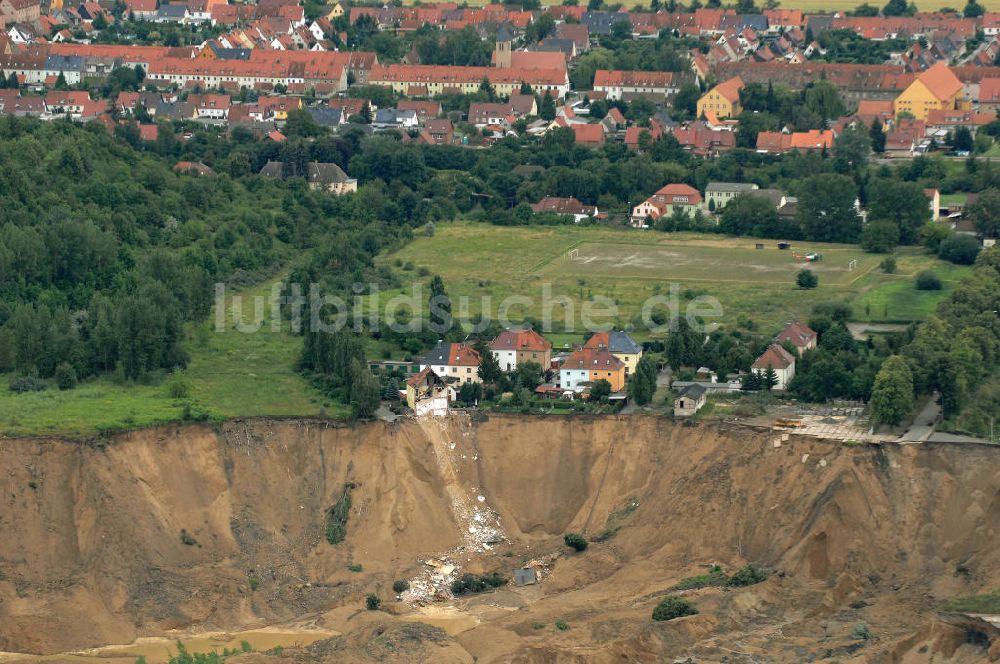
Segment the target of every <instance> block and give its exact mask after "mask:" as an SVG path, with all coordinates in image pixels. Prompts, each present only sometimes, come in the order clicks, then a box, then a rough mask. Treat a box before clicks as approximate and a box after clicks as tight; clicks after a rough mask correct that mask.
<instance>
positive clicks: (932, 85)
mask: <svg viewBox="0 0 1000 664" xmlns="http://www.w3.org/2000/svg"><path fill="white" fill-rule="evenodd" d="M963 87H964V86H963V85H962V81H960V80H958V77H957V76H955V73H954V72H953V71H952V70H951V69H950V68H949V67H948V65H947V64H945V63H944V62H939V63H937V64H936V65H934V66H933V67H931V68H930V69H928V70H927V71H923V72H920V75H919V76H917V78H916V79H914V81H913V83H910V85H909V86H908V87H907V88H906V89H905V90H903V92H902V93H900V95H899V96H898V97H896V100H895V101H894V102H893V103H892V111H893V113H895V114H896V117H899V115H900V114H902V113H909V114H910V115H912V116H913V117H914V118H916V119H918V120H926V119H927V112H928V111H930V110H931V109H938V110H944V111H950V110H954V109H955V108H958V105H959V102H960V100H961V97H962V89H963Z"/></svg>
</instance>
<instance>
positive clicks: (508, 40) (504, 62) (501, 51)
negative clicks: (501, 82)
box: [493, 25, 514, 69]
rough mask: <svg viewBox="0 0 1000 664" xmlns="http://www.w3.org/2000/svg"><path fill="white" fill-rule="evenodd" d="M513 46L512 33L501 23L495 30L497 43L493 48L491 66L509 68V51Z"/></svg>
mask: <svg viewBox="0 0 1000 664" xmlns="http://www.w3.org/2000/svg"><path fill="white" fill-rule="evenodd" d="M513 46H514V33H513V32H511V30H510V28H508V27H507V26H506V25H501V26H500V29H499V30H498V31H497V43H496V46H495V47H494V49H493V66H494V67H499V68H501V69H510V60H511V51H512V50H513Z"/></svg>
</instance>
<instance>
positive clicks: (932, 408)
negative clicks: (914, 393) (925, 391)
mask: <svg viewBox="0 0 1000 664" xmlns="http://www.w3.org/2000/svg"><path fill="white" fill-rule="evenodd" d="M940 416H941V406H939V405H938V402H937V393H936V392H935V393H934V394H933V395H932V396H931V398H930V399H928V400H927V403H926V404H925V405H924V407H923V408H922V409H921V410H920V413H918V414H917V416H916V418H914V420H913V423H912V424H911V425H910V428H909V429H907V430H906V431H904V432H903V435H901V436H900V437H899V440H898V441H897V442H900V443H922V442H924V441H926V440H927V439H928V438H929V437H930V435H931V434H932V433H934V425H935V424H937V421H938V418H939V417H940Z"/></svg>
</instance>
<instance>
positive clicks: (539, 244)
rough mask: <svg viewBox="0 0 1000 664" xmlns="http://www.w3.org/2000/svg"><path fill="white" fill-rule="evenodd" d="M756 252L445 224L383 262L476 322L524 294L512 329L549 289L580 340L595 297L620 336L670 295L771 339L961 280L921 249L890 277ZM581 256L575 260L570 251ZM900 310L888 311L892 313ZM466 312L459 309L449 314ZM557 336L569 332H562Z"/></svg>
mask: <svg viewBox="0 0 1000 664" xmlns="http://www.w3.org/2000/svg"><path fill="white" fill-rule="evenodd" d="M755 244H756V241H755V240H754V239H748V238H724V237H720V236H710V235H698V234H683V233H672V234H663V233H657V232H654V231H634V230H629V229H612V228H607V227H593V226H590V227H580V226H550V227H516V228H511V227H498V226H489V225H483V224H473V223H467V222H458V223H452V224H439V225H438V227H437V231H436V233H435V236H434V237H432V238H427V237H421V238H418V239H416V240H415V241H414V242H412V243H411V244H410V245H408V246H407V247H404V248H403V249H402V250H400V251H399V252H397V253H395V254H393V255H391V256H387V257H385V258H383V259H382V260H384V261H386V262H388V263H389V264H391V265H392V266H394V269H395V270H396V271H397V273H398V274H399V275H400V277H401V278H402V279H403V280H404V282H408V281H417V282H421V283H424V284H425V285H426V283H427V282H428V281H429V277H419V276H418V272H419V270H420V269H421V268H425V272H426V271H429V272H430V273H431V274H440V275H441V277H442V278H443V279H444V282H445V287H446V288H447V290H448V292H449V294H450V295H451V297H452V299H453V300H455V301H456V302H458V300H459V298H462V297H465V298H468V303H469V304H468V310H469V311H470V312H471V313H473V314H477V313H479V312H480V311H481V310H482V306H483V304H484V302H487V300H484V298H489V299H488V304H489V305H490V310H491V311H493V312H494V313H495V312H496V311H497V307H498V305H499V303H500V302H501V301H502V300H503V299H504V298H507V297H509V296H513V295H517V296H526V297H528V298H530V299H531V300H532V301H531V303H528V304H524V305H518V306H516V307H514V308H513V313H512V314H511V316H510V318H511V320H514V319H515V318H516V317H517V316H518V315H520V316H531V317H535V318H541V317H542V314H543V307H542V293H543V289H545V288H549V289H550V292H551V293H552V295H553V296H566V297H568V298H569V299H570V300H572V301H573V303H574V309H575V311H574V313H575V316H574V319H575V328H574V329H575V330H576V331H577V332H576V334H577V335H579V334H581V333H582V329H583V326H582V325H581V322H582V321H581V320H580V310H581V303H582V302H583V301H585V300H588V299H591V298H595V297H598V296H603V297H606V298H609V300H610V301H612V302H613V303H614V304H615V305H616V307H617V313H616V315H615V316H614V317H613V318H612V321H613V322H614V323H615V324H617V325H619V326H624V325H627V324H628V323H629V322H630V321H632V320H633V317H634V316H636V314H638V313H639V312H640V311H641V308H642V306H643V303H644V302H645V301H646V300H647V299H648V298H650V297H653V296H660V297H669V296H670V294H671V289H672V288H673V292H676V293H677V294H678V296H679V303H680V306H681V311H682V312H683V311H684V307H686V306H687V304H688V301H689V300H690V299H691V298H692V297H694V296H698V295H705V296H711V297H714V298H716V299H717V300H718V301H719V303H720V304H721V305H722V310H723V316H722V317H721V318H719V319H714V320H717V321H718V322H720V323H722V324H731V323H732V322H734V321H735V320H736V319H737V317H738V316H739V315H741V314H742V315H745V316H748V317H750V318H752V319H754V320H755V321H757V322H758V323H760V324H761V325H763V326H765V327H768V328H769V327H773V326H777V325H779V324H780V323H781V322H783V321H786V320H789V319H791V318H795V317H805V316H807V315H808V313H809V311H810V309H811V308H812V306H813V305H814V304H815V303H816V302H820V301H829V300H838V301H847V302H851V303H853V304H855V307H856V308H857V302H858V299H859V298H860V297H862V296H867V297H870V298H871V297H874V295H872V293H875V294H878V293H881V292H882V289H885V288H888V287H889V286H890V285H891V284H894V283H896V282H904V281H905V282H906V283H910V280H909V276H908V275H911V274H914V273H915V272H917V271H919V270H921V269H925V268H927V267H940V268H941V276H942V278H945V279H951V278H952V275H954V276H955V278H957V276H958V273H959V271H960V269H957V268H954V267H951V266H946V265H945V264H943V263H941V261H938V260H937V259H935V258H933V257H929V256H925V255H923V254H922V253H921V251H920V250H919V249H917V248H906V249H902V250H901V252H900V255H899V275H896V276H891V275H884V274H882V273H881V271H880V270H879V269H878V264H879V262H880V261H881V257H880V256H876V255H872V254H865V253H864V252H863V251H861V250H860V249H859V248H858V247H857V246H852V245H827V244H821V243H796V244H795V246H794V247H793V250H791V251H780V250H778V249H777V248H776V246H775V242H774V241H763V244H764V246H765V248H764V249H762V250H758V249H756V248H755ZM574 249H575V250H576V253H575V254H574V255H573V257H572V258H571V257H570V256H569V255H568V252H569V251H571V250H574ZM812 251H816V252H819V253H821V254H822V255H823V260H822V261H820V262H818V263H810V264H808V267H809V268H810V269H812V270H814V271H815V272H816V274H817V275H818V276H819V278H820V285H819V288H817V289H815V290H801V289H799V288H797V287H796V286H795V275H796V274H797V273H798V271H799V270H801V269H802V268H803V267H806V265H807V264H806V263H804V262H803V261H802V260H801V259H800V258H798V259H797V258H796V255H797V254H798V255H801V254H804V253H806V252H812ZM855 259H856V260H857V266H856V268H855V269H854V270H853V271H851V270H849V269H848V264H849V263H850V261H851V260H855ZM400 266H403V267H402V268H401V267H400ZM406 267H409V268H410V269H404V268H406ZM945 270H951V271H952V272H949V273H948V274H945ZM672 284H675V286H673V287H672ZM945 292H946V291H942V292H939V293H936V294H927V295H925V294H921V295H922V296H925V297H926V301H924V302H922V303H921V306H919V307H914V308H912V309H911V310H910V311H909V312H905V311H904V309H903V308H902V307H900V312H899V314H898V315H894V316H893V317H894V318H899V317H902V316H904V315H912V316H913V318H914V319H919V318H922V317H923V316H925V315H926V313H927V312H928V311H929V309H930V308H932V307H933V306H934V304H936V302H937V301H938V300H939V299H940V298H941V297H943V294H944V293H945ZM395 294H397V293H391V295H395ZM907 295H908V294H904V293H898V294H897V295H896V298H897V300H899V301H903V300H905V299H906V296H907ZM383 301H384V300H383ZM895 309H896V307H895V305H893V306H892V307H891V308H890V313H892V312H894V311H895ZM459 310H460V307H459V306H458V305H456V306H455V307H454V311H456V312H458V311H459ZM862 310H863V305H862ZM553 314H554V315H553V318H554V319H555V320H556V321H562V320H564V319H565V316H564V314H565V310H564V309H563V308H560V307H555V308H554V309H553ZM554 329H556V330H557V331H560V332H561V331H562V328H561V327H560V326H559V325H558V324H557V325H556V327H555V328H554ZM563 336H566V337H567V339H571V338H572V335H560V339H562V337H563Z"/></svg>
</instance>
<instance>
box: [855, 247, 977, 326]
mask: <svg viewBox="0 0 1000 664" xmlns="http://www.w3.org/2000/svg"><path fill="white" fill-rule="evenodd" d="M925 267H927V265H926V264H925V263H923V262H918V261H913V260H906V259H903V260H901V261H900V268H899V272H898V273H897V274H896V275H881V278H880V279H878V280H877V281H876V282H874V283H873V285H872V287H871V288H870V289H864V290H863V291H862V293H861V294H860V295H859V296H858V298H857V299H856V300H855V302H854V317H855V318H856V319H857V320H859V321H867V322H873V323H879V322H897V321H899V322H909V321H913V320H921V319H923V318H926V317H927V316H928V315H929V314H931V313H933V312H934V308H935V307H936V306H937V303H938V302H940V301H941V299H942V298H943V297H945V296H946V295H948V294H949V293H951V292H952V291H953V290H955V288H956V287H957V286H958V284H959V282H960V281H961V280H962V278H963V277H965V276H966V275H967V274H969V271H970V270H971V268H969V267H962V266H958V265H950V264H947V263H940V264H938V265H936V266H934V267H933V268H932V269H933V271H934V273H935V274H937V275H938V276H939V277H940V278H941V284H942V286H943V287H942V289H941V290H939V291H920V290H917V289H916V287H915V286H914V283H913V279H914V276H915V275H916V273H917V272H919V271H920V270H922V269H924V268H925Z"/></svg>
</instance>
